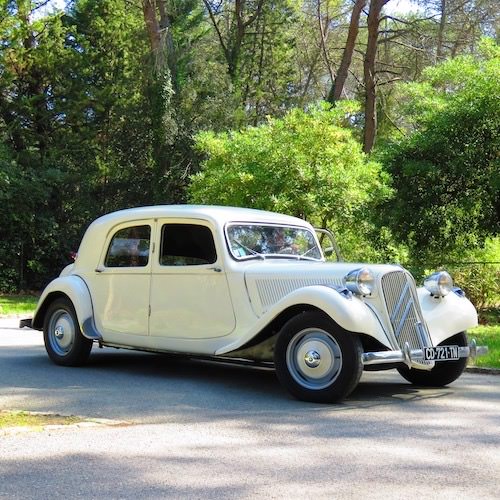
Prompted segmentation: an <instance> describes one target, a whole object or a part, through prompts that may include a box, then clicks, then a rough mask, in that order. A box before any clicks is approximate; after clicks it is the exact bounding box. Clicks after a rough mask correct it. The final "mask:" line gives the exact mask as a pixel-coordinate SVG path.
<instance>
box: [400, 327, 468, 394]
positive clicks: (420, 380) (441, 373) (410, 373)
mask: <svg viewBox="0 0 500 500" xmlns="http://www.w3.org/2000/svg"><path fill="white" fill-rule="evenodd" d="M439 345H459V346H462V347H463V346H466V345H468V341H467V335H465V332H460V333H457V334H456V335H454V336H453V337H450V338H449V339H446V340H445V341H444V342H442V343H441V344H439ZM466 366H467V358H460V359H457V360H456V361H438V362H436V365H435V366H434V368H433V369H432V370H430V371H427V370H418V369H416V368H411V369H410V368H408V367H407V366H400V367H398V372H399V373H400V375H401V376H402V377H403V378H405V379H406V380H408V382H411V383H412V384H414V385H420V386H423V387H443V386H445V385H448V384H451V383H452V382H453V381H454V380H456V379H457V378H458V377H460V375H462V372H463V371H464V370H465V367H466Z"/></svg>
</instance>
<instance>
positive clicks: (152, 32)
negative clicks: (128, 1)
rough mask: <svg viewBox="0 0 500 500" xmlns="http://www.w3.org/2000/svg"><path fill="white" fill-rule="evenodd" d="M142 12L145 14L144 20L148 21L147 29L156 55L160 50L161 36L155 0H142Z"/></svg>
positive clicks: (150, 43) (152, 49)
mask: <svg viewBox="0 0 500 500" xmlns="http://www.w3.org/2000/svg"><path fill="white" fill-rule="evenodd" d="M142 12H143V14H144V22H145V23H146V31H147V32H148V37H149V45H150V46H151V51H152V52H153V53H154V54H155V55H156V54H158V51H159V50H160V44H161V36H160V23H159V22H158V18H157V17H156V2H155V0H142Z"/></svg>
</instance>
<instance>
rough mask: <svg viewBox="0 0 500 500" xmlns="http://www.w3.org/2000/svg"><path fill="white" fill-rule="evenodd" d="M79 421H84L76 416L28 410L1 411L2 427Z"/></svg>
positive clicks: (39, 425) (35, 425) (37, 426)
mask: <svg viewBox="0 0 500 500" xmlns="http://www.w3.org/2000/svg"><path fill="white" fill-rule="evenodd" d="M78 422H82V419H81V418H79V417H74V416H70V417H65V416H62V415H51V414H43V413H32V412H28V411H1V412H0V429H6V428H12V427H33V428H35V429H36V428H42V427H44V426H45V425H70V424H76V423H78Z"/></svg>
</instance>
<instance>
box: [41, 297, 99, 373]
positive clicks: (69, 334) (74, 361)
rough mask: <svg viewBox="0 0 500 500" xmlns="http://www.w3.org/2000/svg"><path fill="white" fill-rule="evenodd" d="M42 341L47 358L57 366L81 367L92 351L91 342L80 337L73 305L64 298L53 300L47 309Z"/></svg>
mask: <svg viewBox="0 0 500 500" xmlns="http://www.w3.org/2000/svg"><path fill="white" fill-rule="evenodd" d="M43 340H44V343H45V349H46V351H47V354H48V355H49V358H50V359H51V360H52V361H53V362H54V363H56V364H57V365H64V366H79V365H82V364H84V363H85V362H86V361H87V359H88V357H89V355H90V350H91V349H92V340H89V339H87V338H86V337H84V336H83V335H82V332H81V330H80V326H79V325H78V319H77V317H76V313H75V308H74V307H73V304H72V303H71V301H70V300H69V299H65V298H61V299H57V300H55V301H54V302H52V304H51V305H50V306H49V308H48V309H47V313H46V315H45V321H44V326H43Z"/></svg>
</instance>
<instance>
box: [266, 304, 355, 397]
mask: <svg viewBox="0 0 500 500" xmlns="http://www.w3.org/2000/svg"><path fill="white" fill-rule="evenodd" d="M362 352H363V351H362V347H361V342H360V340H359V338H358V337H357V336H356V335H355V334H352V333H350V332H347V331H345V330H342V329H341V328H339V327H338V326H337V325H336V324H335V323H334V322H333V321H332V320H331V319H330V318H329V317H328V316H326V315H325V314H323V313H321V312H317V311H309V312H305V313H303V314H300V315H299V316H296V317H294V318H292V319H291V320H290V321H288V322H287V323H286V324H285V326H284V327H283V329H282V330H281V332H280V334H279V336H278V340H277V341H276V346H275V352H274V363H275V367H276V374H277V376H278V379H279V381H280V382H281V384H282V385H283V386H284V387H285V388H286V389H287V390H288V391H289V392H290V393H291V394H293V395H294V396H295V397H296V398H298V399H302V400H304V401H312V402H317V403H333V402H336V401H340V400H341V399H343V398H345V397H346V396H348V395H349V394H350V393H351V392H352V391H353V390H354V388H355V387H356V385H357V384H358V382H359V379H360V377H361V373H362V370H363V365H362V363H361V355H362Z"/></svg>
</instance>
